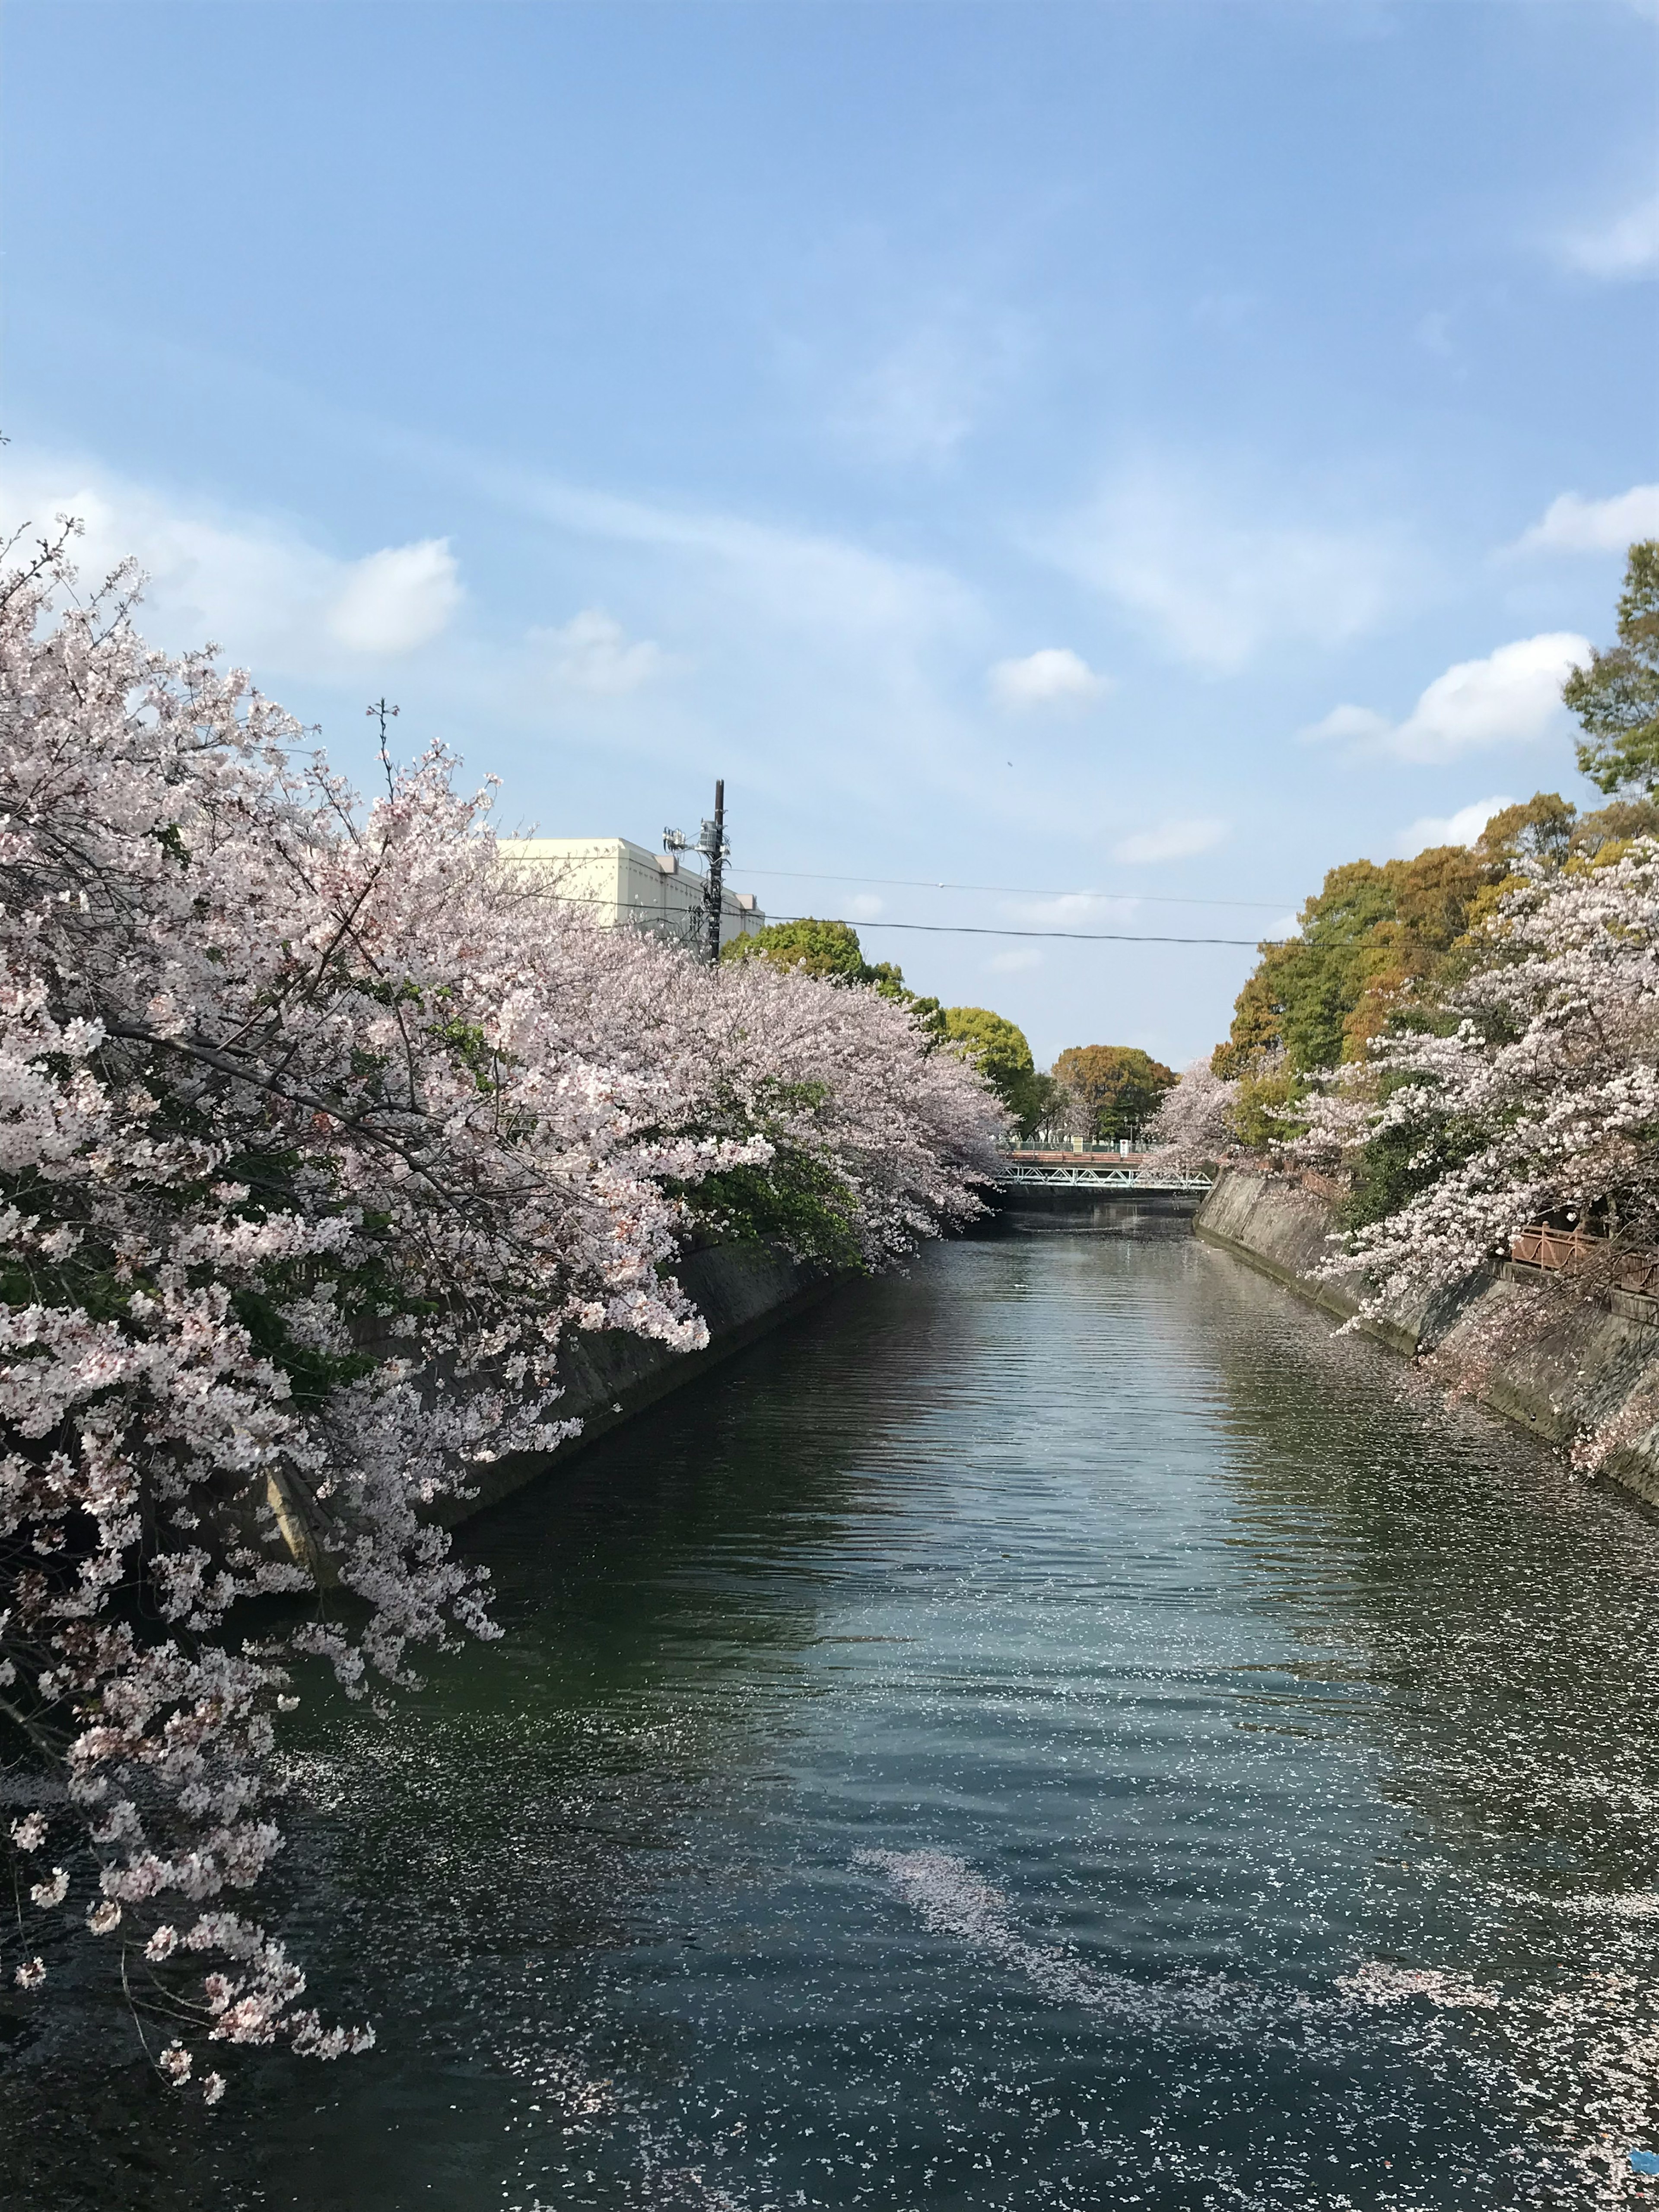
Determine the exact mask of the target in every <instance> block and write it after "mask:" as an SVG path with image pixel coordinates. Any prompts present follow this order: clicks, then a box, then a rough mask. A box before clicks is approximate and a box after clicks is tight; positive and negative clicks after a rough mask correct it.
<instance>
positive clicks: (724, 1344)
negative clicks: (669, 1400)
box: [437, 1244, 852, 1528]
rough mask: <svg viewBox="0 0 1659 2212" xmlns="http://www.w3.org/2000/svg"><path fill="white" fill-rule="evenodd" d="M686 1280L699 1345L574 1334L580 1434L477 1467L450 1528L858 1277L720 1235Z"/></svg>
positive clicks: (570, 1383) (568, 1354)
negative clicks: (699, 1325) (700, 1332)
mask: <svg viewBox="0 0 1659 2212" xmlns="http://www.w3.org/2000/svg"><path fill="white" fill-rule="evenodd" d="M675 1272H676V1273H677V1274H678V1277H679V1280H680V1283H681V1285H682V1287H683V1288H684V1290H685V1291H686V1292H687V1294H688V1295H689V1296H690V1299H691V1301H692V1303H693V1304H694V1305H695V1306H696V1309H697V1310H698V1312H699V1313H700V1314H701V1315H702V1317H703V1319H704V1320H705V1321H706V1322H708V1344H707V1346H705V1347H704V1349H703V1350H702V1351H701V1352H677V1351H676V1350H675V1349H674V1348H673V1347H672V1346H671V1345H666V1344H661V1343H659V1342H658V1341H657V1340H655V1339H654V1338H651V1337H643V1336H635V1335H633V1334H630V1333H629V1331H628V1330H626V1329H621V1328H610V1329H596V1330H593V1331H592V1332H589V1333H586V1334H576V1335H573V1336H571V1337H570V1338H569V1339H568V1341H567V1343H566V1344H565V1346H564V1348H563V1350H562V1353H561V1355H560V1364H561V1366H562V1370H563V1373H564V1376H565V1377H566V1381H565V1391H564V1395H563V1397H562V1399H561V1400H560V1401H559V1406H558V1413H559V1417H560V1419H564V1420H568V1419H580V1422H581V1425H582V1426H581V1433H580V1436H574V1437H571V1439H570V1440H569V1442H568V1443H563V1444H561V1445H560V1446H559V1447H558V1449H556V1450H555V1451H550V1452H509V1453H507V1455H505V1456H503V1457H502V1458H501V1459H498V1460H496V1461H495V1462H492V1463H491V1464H490V1465H489V1466H486V1467H483V1468H479V1469H478V1471H477V1474H476V1475H475V1476H474V1478H473V1480H472V1485H471V1488H472V1493H473V1494H472V1495H471V1497H470V1498H447V1499H446V1500H445V1501H444V1503H443V1504H442V1506H441V1508H440V1510H439V1513H438V1515H437V1517H438V1518H439V1519H440V1520H441V1521H442V1522H443V1523H444V1524H445V1526H446V1527H448V1528H454V1527H456V1526H458V1525H459V1523H460V1522H463V1521H470V1520H471V1517H472V1516H473V1515H474V1514H475V1513H482V1512H483V1510H484V1509H485V1508H486V1507H487V1506H490V1505H495V1504H498V1503H499V1502H500V1500H501V1499H502V1498H510V1497H511V1496H512V1495H513V1492H515V1491H519V1490H522V1489H523V1488H524V1487H525V1486H526V1484H527V1483H532V1482H536V1481H538V1480H540V1478H541V1477H542V1476H543V1475H544V1474H547V1473H548V1472H549V1470H550V1468H554V1467H556V1466H562V1464H563V1463H564V1462H565V1461H567V1460H569V1459H574V1457H575V1455H577V1453H579V1452H581V1451H585V1450H586V1449H588V1448H589V1447H590V1446H591V1445H592V1444H594V1443H598V1442H599V1438H600V1437H603V1436H606V1435H608V1434H609V1433H610V1431H611V1430H612V1429H615V1428H618V1427H620V1426H621V1425H622V1424H623V1422H624V1421H629V1420H632V1419H633V1418H634V1416H635V1414H636V1413H643V1412H644V1410H645V1408H646V1407H647V1406H653V1405H655V1403H656V1402H657V1401H658V1400H659V1398H665V1397H667V1396H668V1395H669V1394H670V1392H671V1391H674V1390H680V1389H684V1387H685V1385H686V1384H687V1383H691V1382H694V1381H695V1380H696V1377H697V1376H700V1375H704V1374H707V1372H708V1370H709V1369H710V1368H711V1367H715V1366H718V1365H719V1364H720V1361H721V1360H723V1359H729V1358H731V1357H732V1354H733V1353H734V1352H741V1351H742V1350H743V1348H744V1346H745V1345H749V1344H752V1343H753V1342H754V1341H755V1340H756V1338H757V1337H759V1336H764V1335H765V1334H767V1332H768V1331H769V1329H774V1328H781V1327H782V1325H783V1323H784V1322H787V1321H793V1319H794V1317H795V1316H796V1315H798V1314H803V1313H805V1312H807V1311H809V1310H810V1309H811V1307H813V1306H815V1305H817V1304H818V1303H819V1301H820V1300H821V1299H823V1298H826V1297H829V1293H830V1291H833V1290H836V1289H837V1288H838V1287H839V1286H840V1285H842V1283H845V1282H848V1281H850V1280H851V1279H852V1278H851V1277H850V1276H849V1275H848V1273H847V1272H846V1271H845V1270H843V1269H838V1268H833V1267H820V1266H818V1265H817V1264H815V1263H813V1262H811V1261H803V1260H792V1259H790V1258H789V1257H788V1256H787V1254H785V1253H782V1252H779V1251H776V1250H775V1249H773V1248H772V1246H770V1245H769V1244H718V1245H711V1246H709V1247H708V1248H707V1249H704V1250H702V1251H699V1252H690V1253H688V1254H686V1255H685V1256H684V1258H683V1259H682V1260H681V1261H679V1263H678V1267H677V1268H676V1270H675Z"/></svg>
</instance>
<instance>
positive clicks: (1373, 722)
mask: <svg viewBox="0 0 1659 2212" xmlns="http://www.w3.org/2000/svg"><path fill="white" fill-rule="evenodd" d="M1393 727H1394V725H1393V723H1392V722H1390V721H1389V718H1388V716H1387V715H1386V714H1376V713H1375V712H1373V710H1372V709H1371V708H1370V707H1333V708H1332V709H1331V711H1330V713H1329V714H1327V715H1325V716H1324V717H1323V718H1322V720H1319V721H1317V722H1313V723H1310V725H1309V726H1308V727H1307V728H1306V729H1305V730H1302V731H1299V732H1297V735H1298V736H1300V737H1304V738H1382V737H1386V736H1387V735H1388V733H1389V731H1390V730H1391V729H1392V728H1393Z"/></svg>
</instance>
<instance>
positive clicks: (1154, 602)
mask: <svg viewBox="0 0 1659 2212" xmlns="http://www.w3.org/2000/svg"><path fill="white" fill-rule="evenodd" d="M1250 505H1251V502H1250V501H1249V499H1248V497H1247V496H1246V495H1241V494H1239V493H1237V492H1233V493H1229V492H1227V491H1225V489H1223V488H1222V487H1221V486H1220V485H1219V484H1218V483H1214V482H1212V481H1210V480H1208V479H1206V477H1203V476H1202V475H1201V474H1200V473H1199V472H1198V471H1194V470H1193V469H1191V468H1174V469H1159V468H1154V467H1151V466H1143V467H1140V468H1138V469H1135V470H1133V471H1129V472H1127V473H1126V474H1125V475H1124V476H1122V477H1121V478H1119V479H1118V481H1117V482H1115V483H1113V484H1111V485H1109V487H1108V488H1107V489H1106V490H1105V491H1103V493H1102V494H1101V495H1100V496H1099V497H1098V498H1097V500H1095V501H1093V502H1092V503H1091V505H1090V506H1089V507H1086V508H1085V509H1084V510H1083V511H1082V512H1081V513H1079V514H1077V515H1074V516H1073V518H1071V520H1068V521H1066V523H1064V524H1062V525H1060V526H1057V527H1056V528H1054V529H1053V530H1051V531H1049V532H1046V533H1044V535H1043V536H1042V538H1041V539H1040V540H1039V541H1038V543H1037V548H1036V550H1040V551H1042V552H1044V553H1046V554H1047V555H1048V556H1049V557H1050V558H1052V559H1054V561H1056V562H1058V563H1059V564H1060V567H1062V568H1064V569H1066V572H1067V573H1068V574H1071V575H1073V576H1075V577H1077V578H1078V579H1079V580H1081V581H1082V582H1084V583H1085V584H1088V585H1090V586H1093V587H1094V588H1095V589H1096V590H1097V591H1099V592H1103V593H1104V594H1105V596H1106V597H1107V598H1108V599H1111V600H1112V601H1114V602H1115V604H1116V605H1118V606H1120V607H1121V608H1123V609H1125V610H1126V611H1127V612H1129V613H1130V614H1132V615H1134V616H1138V617H1140V618H1141V620H1142V621H1143V622H1144V623H1146V625H1147V626H1148V627H1149V628H1150V629H1151V630H1152V634H1153V635H1154V636H1155V637H1156V638H1157V639H1158V641H1159V642H1160V643H1161V644H1162V645H1163V646H1164V647H1165V648H1166V649H1167V650H1169V651H1170V652H1172V653H1176V654H1177V655H1179V656H1180V657H1181V658H1182V659H1187V660H1191V661H1194V662H1196V663H1197V664H1198V665H1200V666H1201V667H1205V668H1207V669H1211V670H1214V671H1218V672H1226V671H1232V670H1236V669H1239V668H1242V667H1243V666H1244V665H1246V664H1247V663H1248V662H1249V661H1250V660H1252V659H1255V657H1256V655H1257V654H1258V653H1261V651H1262V650H1263V649H1264V648H1265V647H1267V646H1269V645H1274V644H1280V643H1285V642H1297V641H1299V642H1304V643H1313V644H1316V645H1321V646H1334V645H1340V644H1341V643H1343V642H1344V641H1346V640H1348V639H1350V638H1353V637H1356V636H1358V635H1360V634H1361V633H1362V632H1364V631H1365V630H1368V629H1372V628H1373V627H1374V626H1375V625H1376V623H1377V622H1378V621H1379V620H1380V619H1381V618H1382V617H1383V613H1384V611H1385V610H1386V608H1387V607H1388V605H1389V601H1390V598H1391V596H1392V595H1393V593H1394V591H1395V585H1396V582H1397V580H1398V579H1399V577H1400V574H1401V569H1402V565H1403V564H1402V562H1401V559H1400V557H1399V555H1398V552H1397V550H1396V549H1395V546H1394V545H1393V544H1392V543H1391V542H1390V541H1389V539H1388V538H1387V537H1386V536H1384V535H1383V534H1381V533H1379V532H1375V531H1371V530H1367V529H1361V528H1355V527H1350V526H1344V525H1341V524H1336V523H1328V522H1325V521H1322V520H1316V519H1304V518H1298V517H1288V516H1285V515H1284V514H1282V513H1273V512H1272V511H1269V509H1268V507H1267V502H1266V500H1265V497H1264V500H1263V501H1262V504H1261V508H1260V511H1256V512H1252V511H1250Z"/></svg>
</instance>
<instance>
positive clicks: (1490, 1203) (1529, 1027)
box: [1291, 838, 1659, 1310]
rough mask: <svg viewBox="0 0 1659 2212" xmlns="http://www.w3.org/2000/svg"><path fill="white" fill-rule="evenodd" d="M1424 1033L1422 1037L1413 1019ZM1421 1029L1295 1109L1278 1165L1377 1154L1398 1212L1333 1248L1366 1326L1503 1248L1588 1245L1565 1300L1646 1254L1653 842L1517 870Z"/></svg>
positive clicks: (1655, 1108)
mask: <svg viewBox="0 0 1659 2212" xmlns="http://www.w3.org/2000/svg"><path fill="white" fill-rule="evenodd" d="M1430 1015H1432V1017H1433V1018H1432V1022H1430V1020H1429V1016H1430ZM1423 1018H1424V1020H1425V1026H1424V1027H1422V1028H1421V1029H1418V1030H1400V1031H1396V1032H1395V1033H1394V1034H1391V1035H1388V1036H1383V1037H1381V1038H1378V1039H1376V1040H1375V1041H1374V1042H1373V1044H1372V1046H1371V1049H1370V1055H1369V1058H1368V1059H1367V1060H1366V1061H1364V1063H1361V1064H1358V1065H1355V1066H1349V1067H1346V1068H1344V1069H1341V1070H1340V1071H1338V1072H1337V1073H1335V1074H1334V1075H1333V1076H1332V1077H1330V1078H1329V1079H1328V1080H1327V1082H1326V1084H1325V1085H1324V1087H1323V1091H1322V1095H1320V1096H1316V1097H1310V1098H1308V1099H1304V1101H1303V1102H1302V1103H1300V1104H1299V1105H1298V1107H1297V1114H1298V1117H1299V1118H1301V1119H1302V1120H1304V1121H1305V1122H1306V1123H1307V1131H1306V1134H1305V1135H1304V1136H1302V1137H1300V1138H1298V1139H1297V1140H1296V1142H1295V1143H1294V1145H1293V1146H1291V1152H1292V1154H1293V1156H1295V1157H1298V1158H1303V1159H1304V1160H1308V1161H1310V1162H1312V1163H1314V1164H1325V1165H1328V1166H1333V1167H1339V1168H1343V1169H1346V1170H1347V1171H1348V1172H1349V1174H1350V1175H1351V1176H1352V1173H1353V1171H1354V1170H1355V1169H1356V1167H1358V1166H1359V1165H1361V1164H1363V1163H1364V1160H1365V1158H1366V1157H1367V1155H1368V1154H1372V1153H1373V1152H1375V1150H1376V1148H1378V1147H1385V1148H1387V1149H1388V1151H1389V1152H1390V1153H1391V1154H1392V1156H1393V1158H1394V1159H1395V1161H1396V1162H1397V1164H1398V1167H1399V1171H1400V1180H1401V1184H1402V1187H1403V1189H1404V1193H1405V1195H1404V1196H1403V1200H1402V1202H1400V1203H1397V1204H1395V1205H1393V1206H1390V1207H1389V1210H1388V1211H1387V1212H1384V1213H1383V1216H1382V1218H1378V1219H1376V1220H1374V1221H1371V1222H1370V1223H1368V1224H1366V1225H1364V1226H1363V1227H1361V1228H1360V1229H1358V1231H1357V1232H1356V1233H1355V1234H1354V1235H1353V1236H1352V1237H1351V1238H1350V1239H1349V1246H1350V1253H1349V1256H1348V1257H1347V1258H1346V1260H1341V1261H1334V1262H1333V1266H1334V1268H1342V1267H1352V1262H1353V1260H1354V1259H1355V1258H1357V1259H1358V1260H1359V1261H1360V1262H1361V1263H1362V1265H1363V1267H1364V1271H1365V1273H1366V1274H1367V1276H1368V1277H1369V1279H1370V1284H1371V1285H1372V1292H1371V1308H1370V1309H1368V1310H1373V1309H1374V1310H1383V1308H1385V1307H1386V1306H1387V1305H1389V1304H1390V1303H1391V1302H1393V1301H1395V1300H1397V1299H1400V1298H1401V1297H1418V1298H1421V1297H1426V1296H1428V1295H1429V1294H1431V1293H1432V1292H1433V1291H1437V1290H1441V1289H1444V1288H1448V1287H1449V1286H1450V1285H1454V1284H1455V1283H1457V1282H1459V1281H1461V1280H1462V1279H1464V1278H1466V1277H1467V1276H1468V1275H1469V1274H1470V1273H1473V1272H1474V1270H1475V1269H1476V1268H1478V1267H1480V1266H1481V1265H1482V1264H1483V1263H1484V1262H1486V1261H1488V1260H1489V1259H1490V1258H1492V1256H1493V1255H1495V1254H1497V1255H1502V1254H1506V1253H1507V1252H1508V1250H1509V1249H1510V1237H1511V1236H1512V1234H1513V1233H1514V1232H1515V1231H1517V1230H1520V1229H1522V1228H1524V1227H1525V1226H1526V1225H1528V1224H1529V1223H1533V1222H1535V1221H1538V1220H1541V1219H1543V1218H1550V1217H1555V1218H1561V1219H1563V1220H1564V1221H1566V1220H1570V1221H1571V1222H1572V1223H1574V1224H1576V1225H1581V1226H1582V1227H1583V1228H1584V1229H1586V1230H1588V1231H1591V1232H1593V1233H1592V1235H1591V1237H1589V1239H1588V1240H1587V1242H1586V1245H1585V1253H1586V1264H1585V1265H1584V1266H1583V1267H1582V1268H1580V1269H1579V1270H1578V1271H1577V1276H1576V1280H1577V1283H1578V1285H1579V1287H1581V1288H1583V1289H1584V1290H1586V1291H1589V1290H1593V1289H1596V1288H1600V1287H1603V1286H1605V1285H1606V1284H1607V1283H1608V1282H1611V1281H1613V1280H1615V1279H1617V1277H1618V1275H1619V1273H1620V1270H1621V1269H1623V1268H1626V1267H1628V1265H1629V1263H1630V1259H1631V1256H1632V1255H1640V1256H1641V1257H1642V1258H1643V1259H1644V1260H1646V1259H1648V1258H1650V1257H1651V1255H1653V1253H1654V1252H1655V1250H1656V1249H1659V1146H1656V1144H1655V1136H1656V1133H1659V1072H1656V1062H1659V842H1655V841H1654V840H1652V839H1650V838H1641V839H1638V840H1636V841H1634V842H1632V843H1631V844H1629V845H1627V846H1625V847H1623V848H1618V847H1613V848H1606V849H1605V850H1604V852H1603V854H1601V855H1600V856H1598V857H1597V859H1596V860H1594V861H1592V862H1591V863H1589V865H1585V864H1582V863H1575V864H1573V865H1571V866H1568V867H1566V868H1565V869H1560V870H1556V871H1552V870H1550V869H1548V868H1547V867H1546V866H1544V865H1542V864H1541V863H1527V864H1525V865H1524V866H1523V868H1522V873H1521V878H1520V880H1519V881H1518V883H1517V884H1516V885H1515V886H1514V887H1513V888H1512V889H1510V890H1508V891H1507V892H1506V893H1505V894H1504V896H1503V897H1502V898H1501V899H1500V900H1499V901H1498V906H1497V910H1496V912H1495V913H1494V914H1493V915H1492V917H1491V918H1490V919H1489V920H1488V921H1486V923H1485V924H1484V926H1483V927H1482V928H1481V930H1480V933H1479V935H1478V937H1477V939H1476V940H1475V944H1474V948H1473V958H1472V961H1471V963H1470V969H1469V972H1468V974H1467V975H1465V976H1464V978H1463V979H1462V981H1456V982H1449V983H1443V985H1441V986H1440V987H1439V989H1438V991H1437V1000H1436V1005H1435V1006H1433V1007H1432V1008H1431V1007H1429V1006H1426V1005H1425V1007H1424V1009H1423Z"/></svg>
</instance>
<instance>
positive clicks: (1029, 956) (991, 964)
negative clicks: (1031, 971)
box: [985, 947, 1042, 975]
mask: <svg viewBox="0 0 1659 2212" xmlns="http://www.w3.org/2000/svg"><path fill="white" fill-rule="evenodd" d="M1041 967H1042V954H1041V953H1040V952H1038V951H1036V950H1034V949H1032V948H1030V947H1028V948H1026V949H1024V950H1023V951H1017V952H998V953H995V954H994V955H993V956H992V957H991V958H990V959H989V960H987V962H986V963H985V972H986V974H987V975H1022V974H1023V973H1024V971H1025V969H1028V968H1041Z"/></svg>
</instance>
